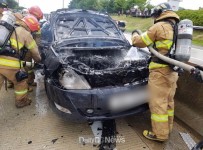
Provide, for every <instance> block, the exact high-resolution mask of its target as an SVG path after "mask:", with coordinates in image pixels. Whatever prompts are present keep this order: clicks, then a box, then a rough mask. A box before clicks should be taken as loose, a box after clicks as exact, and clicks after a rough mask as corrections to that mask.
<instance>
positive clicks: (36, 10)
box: [28, 6, 43, 20]
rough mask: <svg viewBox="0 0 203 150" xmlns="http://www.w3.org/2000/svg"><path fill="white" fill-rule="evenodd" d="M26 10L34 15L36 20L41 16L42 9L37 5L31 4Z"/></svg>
mask: <svg viewBox="0 0 203 150" xmlns="http://www.w3.org/2000/svg"><path fill="white" fill-rule="evenodd" d="M28 12H29V13H30V14H31V15H34V16H35V17H36V18H37V19H38V20H40V19H42V18H43V12H42V10H41V9H40V8H39V6H32V7H30V8H29V9H28Z"/></svg>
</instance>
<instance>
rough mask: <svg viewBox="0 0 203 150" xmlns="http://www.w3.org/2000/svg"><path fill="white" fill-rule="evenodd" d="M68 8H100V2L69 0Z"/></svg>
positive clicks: (95, 0) (97, 0)
mask: <svg viewBox="0 0 203 150" xmlns="http://www.w3.org/2000/svg"><path fill="white" fill-rule="evenodd" d="M69 8H71V9H91V10H101V9H102V3H101V2H100V1H99V0H72V1H71V2H70V5H69Z"/></svg>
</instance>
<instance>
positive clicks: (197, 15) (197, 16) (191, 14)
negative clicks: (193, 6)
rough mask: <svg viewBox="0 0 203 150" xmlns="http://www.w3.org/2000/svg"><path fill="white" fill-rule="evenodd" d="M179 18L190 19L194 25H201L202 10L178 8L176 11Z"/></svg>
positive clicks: (202, 18)
mask: <svg viewBox="0 0 203 150" xmlns="http://www.w3.org/2000/svg"><path fill="white" fill-rule="evenodd" d="M177 14H178V15H179V16H180V19H181V20H182V19H190V20H192V21H193V24H194V25H196V26H203V10H180V11H178V12H177Z"/></svg>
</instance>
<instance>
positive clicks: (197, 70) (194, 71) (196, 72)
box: [134, 30, 203, 83]
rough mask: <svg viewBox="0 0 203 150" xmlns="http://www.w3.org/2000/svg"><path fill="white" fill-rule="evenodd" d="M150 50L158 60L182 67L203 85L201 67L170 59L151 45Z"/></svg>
mask: <svg viewBox="0 0 203 150" xmlns="http://www.w3.org/2000/svg"><path fill="white" fill-rule="evenodd" d="M134 32H136V33H138V34H139V35H141V34H142V32H141V31H140V30H135V31H134ZM148 49H149V51H150V52H151V53H152V54H153V55H154V56H156V57H157V58H159V59H161V60H163V61H164V62H166V63H168V64H171V65H174V66H177V67H180V68H182V69H183V70H185V71H188V72H189V73H190V74H191V75H192V76H193V77H194V78H195V79H196V80H197V81H199V82H202V83H203V71H202V68H201V67H200V66H197V67H194V66H191V65H188V64H186V63H183V62H180V61H177V60H175V59H172V58H169V57H167V56H164V55H162V54H160V53H159V52H157V51H156V50H155V49H154V48H153V47H152V46H151V45H149V46H148Z"/></svg>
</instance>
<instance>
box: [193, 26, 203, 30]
mask: <svg viewBox="0 0 203 150" xmlns="http://www.w3.org/2000/svg"><path fill="white" fill-rule="evenodd" d="M193 29H194V30H203V27H202V26H193Z"/></svg>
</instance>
